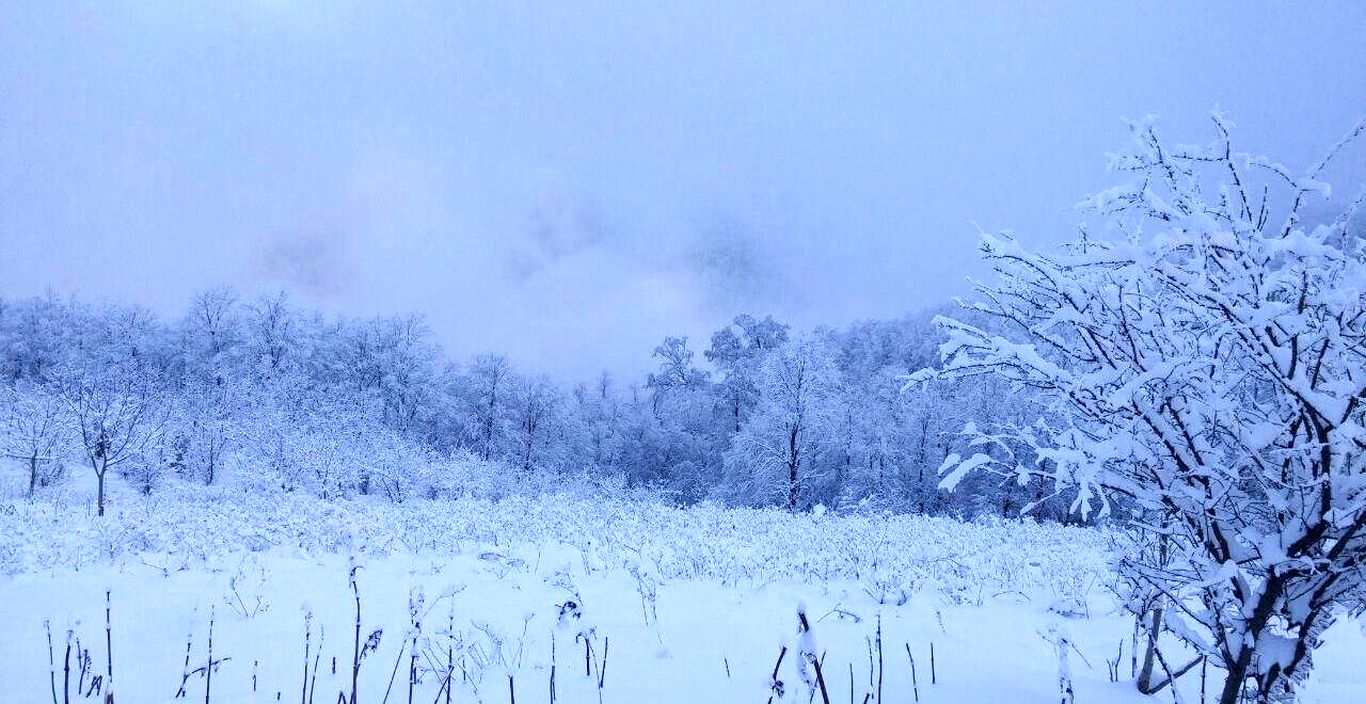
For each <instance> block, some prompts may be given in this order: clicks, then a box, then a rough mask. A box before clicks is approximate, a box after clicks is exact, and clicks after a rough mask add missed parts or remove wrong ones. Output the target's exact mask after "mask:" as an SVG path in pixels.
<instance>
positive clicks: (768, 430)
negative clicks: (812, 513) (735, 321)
mask: <svg viewBox="0 0 1366 704" xmlns="http://www.w3.org/2000/svg"><path fill="white" fill-rule="evenodd" d="M759 391H760V399H761V400H760V401H759V405H758V406H757V407H756V408H755V409H754V412H753V414H752V415H751V416H750V419H749V422H748V423H746V424H745V426H744V428H742V429H741V430H740V433H739V434H738V435H737V436H736V437H735V440H734V442H733V444H732V445H731V448H730V451H729V452H727V454H726V476H725V482H726V486H725V490H726V491H727V492H728V493H729V494H730V495H731V496H735V497H739V498H741V500H745V501H749V502H753V503H759V504H777V505H780V506H785V507H787V509H788V510H793V511H795V510H797V509H798V508H800V507H801V506H803V504H804V502H807V499H808V494H810V493H811V492H812V491H813V490H815V489H816V488H817V487H819V486H820V483H821V481H822V480H823V479H824V477H821V476H819V475H818V474H817V473H816V471H815V469H816V468H817V467H818V466H819V465H818V462H817V461H818V459H819V456H820V455H821V453H822V452H823V451H824V449H825V448H826V447H827V446H828V445H829V444H830V443H831V441H832V439H833V437H834V430H835V428H836V426H837V423H838V421H839V409H838V407H837V404H836V401H837V400H838V398H839V391H840V384H839V371H838V369H837V368H836V367H835V363H834V359H833V355H832V353H831V350H830V345H829V343H828V341H827V340H825V339H823V338H821V337H812V338H810V339H806V340H802V341H800V342H794V343H789V344H787V345H784V346H783V347H781V348H779V349H778V350H777V351H775V352H773V353H772V354H770V355H768V357H767V358H766V359H765V361H764V365H763V369H762V371H761V372H760V375H759Z"/></svg>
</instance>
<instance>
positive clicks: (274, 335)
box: [0, 289, 1061, 517]
mask: <svg viewBox="0 0 1366 704" xmlns="http://www.w3.org/2000/svg"><path fill="white" fill-rule="evenodd" d="M930 320H931V317H930V315H928V314H923V315H918V316H912V317H908V318H905V319H901V320H892V321H867V322H861V323H857V324H855V325H852V326H850V327H849V328H847V329H845V330H818V331H814V332H811V333H808V334H796V333H794V332H792V331H791V330H790V329H789V328H788V326H787V325H784V324H783V323H780V322H778V321H776V320H774V319H772V318H762V319H760V318H756V317H754V316H750V315H739V316H737V317H736V318H735V320H734V322H733V323H732V324H730V325H726V326H725V327H723V328H721V329H720V330H718V331H717V332H716V333H715V334H714V335H712V337H711V340H710V345H709V346H708V347H707V348H706V349H705V350H701V354H698V353H697V351H694V349H692V348H691V347H690V343H689V341H688V339H687V338H686V337H673V336H671V337H668V338H666V339H665V340H664V342H663V343H662V344H660V345H658V346H657V347H656V348H655V350H654V354H653V359H654V361H655V363H656V364H657V367H656V369H655V371H653V372H652V373H650V374H648V375H647V376H646V378H645V379H644V380H642V381H643V383H639V384H637V383H631V382H630V380H626V381H618V380H615V379H613V378H612V377H611V376H610V375H608V374H606V373H604V374H602V375H601V376H599V377H598V378H596V379H594V380H593V381H592V382H591V383H585V384H577V385H571V386H562V385H557V384H555V383H552V382H551V381H549V380H547V379H545V378H541V377H536V376H532V375H528V374H525V373H523V372H521V371H519V370H518V369H516V368H515V367H514V365H512V364H511V363H510V362H509V361H508V359H506V358H505V357H501V356H498V355H480V356H477V357H475V358H474V359H473V360H470V361H468V362H465V363H458V362H454V361H449V360H446V359H445V358H444V357H443V355H442V354H441V350H440V349H439V347H438V346H437V345H436V344H435V342H434V340H433V336H432V334H431V332H430V331H429V330H428V329H427V328H426V326H425V325H424V324H423V322H422V319H421V318H420V317H418V316H395V317H382V318H375V319H369V320H354V319H345V318H343V319H329V318H325V317H324V316H322V315H320V314H317V313H314V312H310V311H307V310H303V309H300V308H297V307H295V306H293V305H292V304H291V303H290V301H289V300H288V299H287V298H285V297H284V296H267V297H263V298H259V299H256V300H254V301H243V300H239V299H238V298H237V296H236V295H235V294H233V293H232V292H231V291H229V290H226V289H213V290H210V291H206V292H204V293H201V294H199V295H197V296H195V297H194V299H193V300H192V301H191V303H190V306H189V309H188V311H187V312H186V313H185V314H184V315H183V316H181V317H179V318H177V319H173V320H160V319H158V318H157V317H156V316H154V315H153V314H151V313H150V312H149V311H146V310H143V309H140V308H136V307H129V306H118V305H107V306H100V307H95V306H88V305H85V304H83V303H81V302H79V301H68V300H61V299H58V298H56V297H55V296H51V295H49V296H45V297H38V298H30V299H23V300H18V301H12V302H10V301H4V300H0V386H3V387H4V392H3V393H0V418H2V419H5V422H3V423H0V444H3V446H4V448H5V454H6V455H8V457H7V458H6V459H8V460H11V461H17V462H21V463H24V464H26V465H28V468H29V475H30V482H31V484H32V485H33V487H34V489H35V491H37V490H43V489H45V487H46V486H47V485H49V484H52V483H53V482H54V481H56V480H57V479H59V478H60V476H61V471H60V470H61V469H62V468H63V467H64V466H65V464H64V462H69V463H76V462H79V464H81V465H84V466H85V468H83V469H81V472H82V473H88V472H91V471H92V470H93V472H94V474H96V475H99V474H101V473H103V472H104V471H105V470H107V469H113V470H114V471H115V473H117V474H119V475H122V476H124V477H125V478H127V479H129V480H131V481H133V482H134V483H136V484H137V485H138V486H139V487H140V488H141V489H142V490H143V491H145V492H156V491H157V490H158V489H159V487H160V486H161V485H162V484H163V483H165V482H167V481H168V480H170V479H172V478H174V479H178V480H184V481H189V482H192V483H199V484H202V485H205V486H214V485H218V484H222V483H228V484H231V485H238V486H240V485H249V486H255V487H258V488H260V489H262V490H276V489H283V490H285V491H294V492H307V493H311V494H314V495H317V496H321V497H325V498H329V499H336V498H344V497H354V496H364V495H380V496H386V497H388V498H390V499H392V500H393V501H396V502H401V501H406V500H408V499H409V498H411V497H413V496H427V497H430V496H438V495H442V496H451V495H458V494H460V493H462V491H464V490H463V489H462V486H461V483H462V482H473V483H474V484H476V485H483V484H486V483H488V482H486V481H485V479H486V477H485V476H484V475H483V474H481V473H480V472H478V471H474V472H470V471H466V470H468V469H469V468H470V467H473V466H475V465H474V464H471V462H470V461H469V460H470V459H471V458H473V459H474V460H477V461H479V462H484V463H497V464H498V466H500V467H505V468H507V470H508V471H509V472H510V473H511V476H512V477H515V480H516V481H517V482H520V483H523V484H529V485H538V486H539V485H546V486H554V485H555V484H556V483H557V482H572V481H578V480H580V479H581V478H583V477H591V478H593V479H594V480H607V479H610V478H618V479H620V480H621V481H624V482H625V483H626V484H627V485H629V486H631V487H639V488H648V489H650V490H652V491H656V492H658V493H660V494H661V495H664V496H667V497H669V498H670V499H672V500H676V501H680V502H683V503H692V502H697V501H702V500H707V499H721V500H725V501H728V502H732V503H735V504H737V505H750V506H768V505H772V506H782V507H787V508H789V509H794V510H805V509H808V508H811V507H814V506H818V505H819V506H826V507H829V508H833V509H835V510H837V511H881V510H893V511H908V510H913V511H922V512H933V513H944V514H957V515H977V514H983V513H992V514H997V515H1015V514H1017V513H1018V511H1019V508H1020V507H1021V506H1023V505H1024V504H1026V503H1028V502H1031V501H1037V500H1038V499H1040V498H1041V497H1040V496H1036V495H1034V493H1033V490H1031V489H1028V488H1024V487H1020V486H1017V485H1016V484H1015V483H1014V482H1006V483H993V482H989V481H982V480H969V481H970V485H971V489H972V491H971V492H970V493H969V494H967V495H964V494H959V495H956V496H948V495H945V494H941V493H940V492H938V491H937V489H936V486H935V484H936V480H935V476H934V470H935V468H936V467H938V466H939V464H940V462H941V461H942V459H943V458H944V457H945V455H947V454H948V453H950V452H953V451H955V450H961V449H962V448H961V447H960V446H961V445H962V444H963V442H964V440H963V439H962V438H961V437H959V436H958V434H957V432H958V429H959V428H961V426H962V423H963V421H965V420H974V421H977V422H986V421H988V420H991V419H999V418H1001V417H1010V418H1016V417H1021V416H1022V414H1024V413H1027V412H1029V411H1030V410H1032V407H1031V406H1029V405H1028V404H1027V403H1026V401H1025V399H1026V397H1027V395H1021V394H1014V393H1011V392H1010V390H1009V389H1006V388H1005V387H1004V386H1003V385H1001V384H999V383H995V382H990V381H988V382H983V381H979V380H975V379H968V380H963V381H956V382H944V383H939V384H936V385H935V388H934V389H932V390H930V391H928V392H926V393H913V394H898V393H897V388H898V386H899V384H898V382H897V379H898V378H899V377H900V376H902V375H905V374H907V373H910V372H911V371H914V370H916V369H920V368H922V367H925V366H928V365H931V364H933V363H934V359H933V350H934V348H935V345H936V344H937V343H938V342H940V341H942V333H940V332H938V331H937V330H936V329H935V328H934V327H933V326H932V325H931V324H930ZM703 358H705V361H703ZM707 364H709V365H711V367H712V369H710V370H709V369H705V368H703V367H704V366H705V365H707ZM794 382H795V386H794ZM54 400H55V401H56V403H55V405H54V404H53V403H52V401H54ZM47 411H53V412H54V413H55V415H54V416H53V417H52V418H51V420H52V421H53V423H50V424H49V423H45V422H42V421H39V422H38V423H37V425H36V426H34V427H28V426H27V425H25V424H26V423H28V422H29V419H33V418H38V417H41V416H42V414H43V413H44V412H47ZM35 413H36V414H37V415H35ZM82 429H84V430H85V434H84V435H82V434H81V432H80V431H81V430H82ZM793 429H796V430H797V432H796V442H795V444H794V443H789V442H788V439H790V438H789V437H788V435H789V432H788V431H790V430H793ZM68 431H69V432H68ZM35 432H37V433H38V434H39V435H38V436H34V433H35ZM115 436H117V437H115ZM106 445H107V446H108V448H109V450H110V452H107V453H106V452H105V451H104V450H103V449H101V448H103V447H105V446H106ZM35 448H36V449H37V450H38V452H37V453H36V454H35V452H34V449H35ZM794 477H795V479H794ZM493 483H495V484H496V483H497V481H494V482H493ZM470 490H471V491H475V492H486V491H487V490H490V489H488V488H487V487H483V486H475V487H472V488H471V489H470ZM96 503H97V504H98V503H99V497H98V496H97V497H96ZM1049 515H1050V516H1052V517H1057V516H1059V515H1061V514H1060V513H1059V512H1056V511H1052V510H1051V508H1050V513H1049Z"/></svg>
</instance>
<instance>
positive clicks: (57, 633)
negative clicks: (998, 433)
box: [0, 487, 1366, 704]
mask: <svg viewBox="0 0 1366 704" xmlns="http://www.w3.org/2000/svg"><path fill="white" fill-rule="evenodd" d="M119 489H120V490H119V491H116V492H115V500H114V502H113V506H112V508H111V511H110V515H109V516H106V517H105V519H99V518H96V517H94V516H93V515H92V514H91V511H90V510H89V508H88V506H89V504H88V502H87V498H86V497H85V496H84V495H83V491H82V490H81V489H80V488H79V487H78V488H75V489H68V490H64V492H63V493H61V494H59V495H57V496H49V497H47V498H45V499H42V500H39V501H35V502H28V501H24V500H20V499H8V500H5V501H3V502H0V536H3V542H0V569H2V570H3V572H4V576H3V577H0V622H3V623H4V624H6V631H7V633H8V637H7V638H6V639H5V641H4V645H3V646H0V648H2V649H0V682H5V683H6V685H5V691H4V694H2V695H0V701H5V702H10V701H13V702H42V701H49V700H51V698H52V697H53V694H52V691H53V690H54V689H55V691H56V697H57V701H65V698H64V695H63V687H64V682H63V681H64V675H63V669H64V668H63V664H64V661H65V659H66V658H65V653H66V643H67V639H68V636H67V634H68V632H70V633H71V634H72V642H73V644H74V643H75V642H76V640H77V639H79V648H80V649H85V650H88V651H89V656H90V663H89V666H88V667H87V672H86V673H85V674H84V676H82V673H81V672H80V670H81V667H80V660H81V658H80V657H79V656H78V655H77V654H76V653H78V652H79V650H76V649H73V655H72V657H71V663H72V673H71V675H70V685H69V686H70V689H71V690H72V693H71V695H70V697H71V701H86V700H87V699H86V698H85V697H84V695H85V694H86V693H87V691H89V689H90V685H91V679H92V677H93V676H94V675H101V676H103V675H104V673H105V671H106V669H107V667H108V660H107V655H108V653H107V651H106V648H105V632H104V624H105V611H104V610H105V594H106V592H108V593H109V595H110V604H111V625H112V629H111V639H112V644H113V653H112V654H113V673H114V678H113V679H114V682H115V691H116V693H117V700H118V701H120V702H162V701H172V700H175V699H176V695H177V693H178V692H179V691H180V690H181V688H182V684H183V688H184V697H185V698H187V699H188V700H191V701H202V700H204V698H205V690H206V688H208V689H209V695H210V697H211V701H215V702H271V701H277V700H278V701H301V700H302V701H310V700H311V701H314V702H327V703H331V702H336V701H338V697H339V693H346V695H349V693H350V691H351V677H352V661H353V654H354V651H355V649H356V647H357V629H356V602H355V594H356V593H357V592H358V593H359V596H360V602H361V626H360V633H359V640H360V648H361V650H363V651H364V650H367V648H366V641H368V640H370V639H371V634H373V633H374V632H376V631H379V632H380V633H381V635H379V636H378V637H377V644H376V647H374V648H373V649H372V650H371V651H370V652H368V653H367V654H366V655H365V656H364V658H363V659H362V661H361V666H360V671H359V673H358V675H357V678H356V679H357V682H358V690H359V692H358V694H359V696H358V700H359V701H365V702H381V701H386V700H387V701H389V702H407V701H409V696H410V695H409V673H410V671H413V672H416V679H417V682H416V683H414V684H413V693H412V695H411V700H412V701H420V702H433V701H446V700H447V693H448V692H447V684H448V680H449V683H450V687H449V694H450V698H449V700H450V701H454V702H472V701H482V702H509V701H512V700H513V697H514V696H515V701H518V702H547V701H550V700H551V698H552V694H551V691H552V678H553V681H554V685H553V686H554V691H555V701H560V702H566V703H570V702H593V701H598V700H599V699H600V700H601V701H603V702H698V701H712V702H762V701H767V699H768V697H769V695H770V693H771V692H770V675H771V674H772V672H773V669H774V663H775V660H777V658H778V655H779V652H780V650H781V649H782V647H783V646H784V645H786V646H787V647H788V648H789V649H790V650H789V652H788V654H787V655H786V656H785V657H784V660H783V663H782V667H781V668H780V669H779V673H778V679H779V680H782V681H783V683H784V686H785V691H786V697H785V698H783V699H781V700H779V699H775V700H774V701H798V702H809V701H813V700H814V701H820V694H819V693H813V692H811V691H809V690H808V688H807V686H806V685H805V684H804V683H803V678H802V674H801V673H800V672H799V671H798V669H797V667H796V663H797V662H798V658H797V657H796V649H797V648H799V647H801V639H799V638H798V635H797V611H798V609H799V607H800V606H801V605H805V608H806V613H807V614H808V617H809V620H810V622H811V625H812V636H813V638H812V642H813V643H814V648H815V651H816V652H818V653H819V654H820V655H821V656H822V658H823V666H822V675H823V679H824V680H825V682H826V688H827V690H828V692H829V696H830V700H831V701H833V702H843V701H849V700H851V699H852V700H853V701H855V702H862V701H864V697H865V696H866V695H870V696H871V698H870V699H869V701H877V694H876V692H877V689H878V680H879V676H878V675H879V672H880V673H881V678H880V679H881V688H882V697H883V701H888V702H892V701H896V702H910V701H916V700H917V696H918V698H919V701H924V702H952V703H955V704H957V703H966V702H1040V703H1043V702H1053V701H1057V691H1056V687H1057V669H1058V658H1057V656H1056V654H1055V651H1054V647H1053V645H1052V644H1050V642H1049V641H1048V640H1046V637H1050V632H1052V631H1051V629H1053V628H1057V629H1059V631H1057V632H1065V633H1067V634H1069V635H1070V637H1071V639H1072V640H1073V642H1074V644H1075V648H1074V649H1072V650H1069V651H1068V652H1069V664H1070V667H1071V669H1072V672H1073V676H1074V678H1075V681H1076V688H1077V697H1076V701H1078V702H1138V701H1171V700H1172V698H1171V693H1170V692H1164V693H1163V694H1162V695H1160V696H1158V697H1155V698H1148V697H1144V696H1142V695H1139V694H1137V693H1136V692H1135V690H1134V689H1133V686H1132V683H1131V678H1130V668H1131V665H1130V643H1129V636H1130V633H1131V623H1132V622H1131V621H1130V620H1129V619H1128V618H1126V617H1124V616H1122V615H1120V614H1117V613H1116V612H1115V611H1114V609H1113V606H1112V603H1111V597H1110V593H1109V591H1108V584H1109V581H1110V579H1111V577H1110V572H1109V570H1108V567H1107V559H1108V557H1107V556H1108V555H1109V553H1110V551H1111V550H1112V549H1113V545H1114V543H1113V542H1112V538H1111V536H1109V535H1108V534H1106V533H1104V532H1101V531H1093V530H1088V529H1079V528H1068V527H1060V526H1052V525H1039V524H1034V523H1028V522H1026V523H1013V522H978V523H961V522H957V521H953V520H947V519H938V518H923V517H910V516H898V517H884V516H870V517H860V516H852V517H849V516H845V517H835V516H830V515H796V516H793V515H788V514H786V513H783V512H778V511H750V510H734V509H721V508H715V507H705V506H704V507H697V508H691V509H675V508H669V507H665V506H662V505H659V504H655V503H650V502H645V501H635V500H628V499H620V498H618V499H592V500H589V499H584V498H571V497H543V498H539V499H517V498H513V499H506V500H504V501H501V502H488V501H478V500H462V501H455V502H426V501H412V502H408V503H405V504H403V505H399V506H394V505H389V504H387V503H383V504H381V503H365V502H341V503H323V502H320V501H318V500H316V499H310V498H306V497H297V496H275V497H261V496H249V495H244V494H234V493H229V492H226V491H225V492H222V493H217V494H215V493H213V492H212V491H206V490H204V489H202V488H199V489H195V490H193V491H176V490H174V489H170V490H167V491H164V492H159V493H157V494H154V495H153V496H152V497H149V498H142V497H139V496H137V495H136V494H134V493H132V492H129V491H127V490H126V488H123V487H119ZM353 564H354V565H356V566H357V567H358V568H359V569H357V570H356V591H355V592H353V591H352V587H351V585H350V580H349V578H348V577H349V574H350V567H351V565H353ZM414 615H415V616H416V618H414ZM211 619H212V622H213V651H212V659H213V660H214V661H215V662H217V665H216V667H214V668H213V672H212V677H211V678H206V677H204V675H203V671H204V669H205V668H206V664H207V663H208V662H209V660H210V654H209V649H208V635H209V625H210V620H211ZM879 620H880V621H881V641H882V649H881V650H882V652H881V661H882V663H881V667H880V668H879V666H878V660H879V655H878V649H877V647H876V642H877V639H878V636H877V632H878V623H879ZM415 621H416V622H417V625H416V626H415V625H414V622H415ZM46 623H50V624H51V633H52V641H53V652H54V656H53V659H54V660H55V663H56V666H55V671H56V672H55V675H53V674H51V670H50V668H49V651H48V642H47V636H46V631H45V624H46ZM1121 642H1123V646H1122V647H1123V651H1122V655H1121V656H1120V657H1119V660H1120V664H1119V666H1118V670H1119V673H1120V677H1119V679H1120V681H1119V682H1111V681H1110V666H1109V665H1107V660H1115V659H1116V656H1117V654H1118V653H1119V650H1118V649H1119V648H1120V647H1121V646H1120V644H1121ZM414 643H416V653H417V658H416V659H415V660H414V659H413V658H412V653H413V652H414ZM187 646H188V648H187ZM187 650H188V665H187V664H186V661H187ZM932 650H933V654H932ZM306 654H307V657H306ZM909 656H914V659H915V664H914V676H913V673H912V664H911V658H910V657H909ZM334 660H335V666H334V664H333V661H334ZM932 661H933V662H932ZM334 667H335V670H334ZM448 671H450V672H452V675H451V676H450V677H449V678H448V677H447V675H446V673H447V672H448ZM187 672H188V673H189V675H188V677H187V676H186V673H187ZM1363 672H1366V638H1363V636H1362V633H1361V629H1360V628H1359V626H1358V625H1357V624H1340V625H1339V626H1337V627H1336V628H1334V629H1333V630H1332V631H1330V632H1329V634H1328V637H1327V645H1325V646H1324V648H1323V650H1322V652H1321V654H1320V656H1319V657H1318V658H1317V667H1316V670H1315V674H1314V681H1313V682H1311V684H1310V687H1309V689H1308V691H1307V692H1306V693H1305V696H1304V701H1308V702H1341V703H1346V702H1352V701H1361V699H1360V698H1358V697H1360V692H1361V691H1366V674H1363ZM1214 677H1215V675H1214V673H1213V671H1211V682H1210V684H1209V688H1210V689H1211V690H1213V689H1214V688H1215V683H1214V682H1213V679H1214ZM54 682H55V685H54ZM104 684H105V683H104V682H101V687H103V686H104ZM1183 684H1184V687H1183V688H1182V694H1183V695H1184V697H1185V701H1199V677H1198V671H1197V672H1193V673H1192V674H1191V675H1188V676H1187V677H1186V678H1185V679H1184V680H1183ZM510 685H511V687H510ZM77 689H80V690H81V691H80V693H79V694H77V693H76V692H75V690H77ZM510 689H511V690H512V691H510ZM90 694H91V696H90V698H89V699H88V700H89V701H97V700H99V697H98V695H97V694H96V693H95V692H91V693H90ZM813 696H814V699H813ZM343 698H344V697H343Z"/></svg>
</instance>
